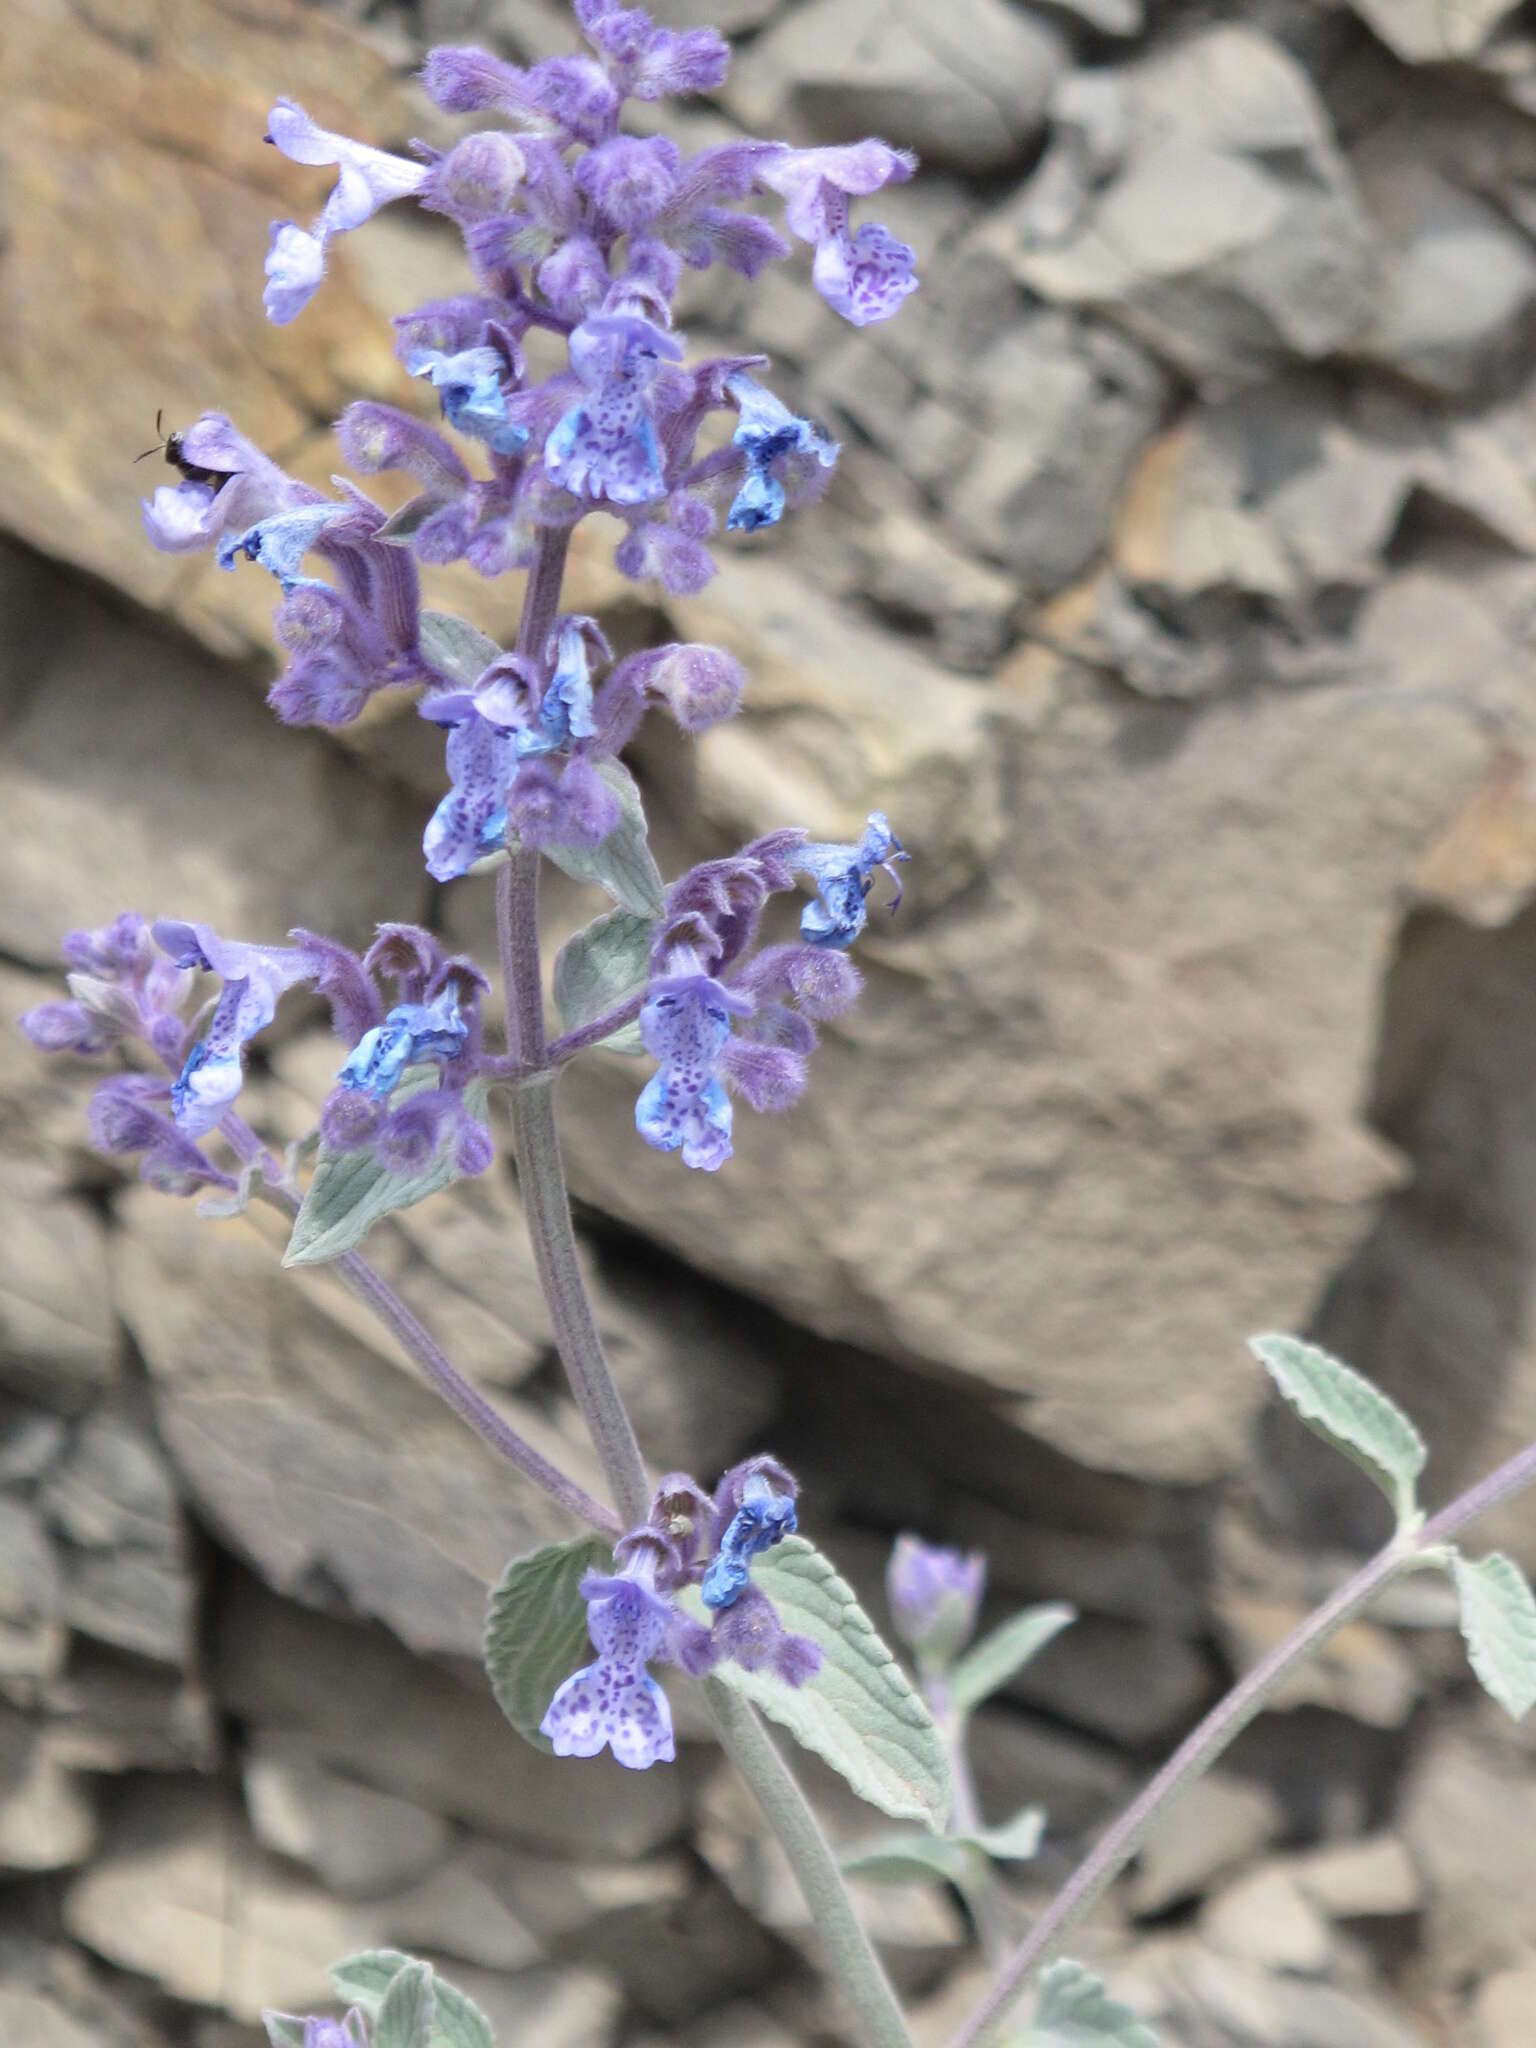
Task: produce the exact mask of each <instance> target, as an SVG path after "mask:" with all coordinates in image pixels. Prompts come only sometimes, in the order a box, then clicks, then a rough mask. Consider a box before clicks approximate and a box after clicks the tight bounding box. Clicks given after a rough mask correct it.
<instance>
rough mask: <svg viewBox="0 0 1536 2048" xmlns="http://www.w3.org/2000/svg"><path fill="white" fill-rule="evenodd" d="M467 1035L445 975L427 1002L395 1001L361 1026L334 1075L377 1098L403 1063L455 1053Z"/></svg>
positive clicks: (411, 1064)
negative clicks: (384, 1012) (367, 1026)
mask: <svg viewBox="0 0 1536 2048" xmlns="http://www.w3.org/2000/svg"><path fill="white" fill-rule="evenodd" d="M468 1036H469V1026H468V1025H467V1024H466V1023H465V1021H464V1019H463V1017H462V1016H461V1015H460V1013H459V991H458V987H457V985H456V984H455V983H454V982H451V981H450V982H449V983H448V985H447V987H445V988H444V989H442V990H441V991H440V992H439V994H437V995H436V996H434V997H433V999H432V1001H431V1002H430V1003H397V1004H396V1005H395V1007H394V1008H393V1009H392V1010H391V1011H390V1012H389V1014H388V1015H387V1016H386V1017H385V1019H384V1021H383V1023H382V1024H375V1025H374V1026H373V1027H372V1028H371V1029H370V1030H368V1031H366V1032H364V1034H363V1036H362V1037H361V1038H360V1039H359V1040H358V1042H357V1044H356V1045H355V1046H354V1047H353V1048H352V1050H351V1052H350V1053H349V1054H348V1055H347V1058H346V1061H345V1063H344V1064H343V1066H342V1068H341V1071H340V1072H339V1074H338V1075H337V1077H336V1078H337V1080H338V1081H339V1082H340V1083H341V1085H342V1086H343V1087H344V1088H356V1089H361V1090H362V1091H363V1092H364V1093H365V1094H367V1095H370V1096H372V1097H373V1098H374V1099H375V1100H376V1101H377V1100H381V1099H382V1098H383V1097H385V1096H388V1095H390V1094H392V1093H393V1091H394V1087H395V1084H396V1082H397V1081H398V1080H399V1079H400V1076H401V1075H402V1074H403V1073H404V1072H405V1070H406V1068H407V1067H414V1066H419V1065H421V1064H422V1063H423V1062H425V1061H428V1060H439V1061H441V1060H451V1059H456V1058H457V1057H458V1055H459V1054H460V1053H461V1052H462V1051H463V1049H464V1042H465V1040H466V1038H467V1037H468Z"/></svg>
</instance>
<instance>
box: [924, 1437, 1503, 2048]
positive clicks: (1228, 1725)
mask: <svg viewBox="0 0 1536 2048" xmlns="http://www.w3.org/2000/svg"><path fill="white" fill-rule="evenodd" d="M1532 1485H1536V1444H1528V1445H1527V1446H1526V1448H1525V1449H1524V1450H1523V1451H1519V1452H1517V1453H1516V1454H1515V1456H1514V1457H1513V1458H1510V1459H1509V1460H1507V1462H1506V1463H1504V1464H1502V1465H1501V1466H1499V1468H1498V1470H1497V1471H1496V1472H1491V1473H1490V1474H1489V1475H1488V1477H1487V1478H1486V1479H1484V1480H1481V1481H1480V1482H1479V1483H1478V1484H1477V1485H1476V1486H1474V1487H1472V1488H1470V1489H1469V1490H1468V1491H1467V1492H1466V1493H1464V1494H1461V1495H1459V1496H1458V1497H1457V1499H1455V1500H1453V1501H1452V1502H1451V1503H1450V1505H1449V1506H1448V1507H1444V1508H1442V1509H1441V1510H1440V1512H1439V1514H1437V1515H1435V1516H1433V1517H1432V1518H1431V1519H1430V1520H1429V1521H1427V1522H1425V1523H1424V1524H1423V1525H1422V1526H1421V1527H1420V1528H1418V1529H1417V1530H1415V1529H1412V1528H1409V1529H1406V1530H1402V1531H1400V1532H1399V1533H1398V1534H1397V1535H1396V1536H1394V1537H1393V1539H1392V1541H1391V1542H1390V1543H1389V1544H1388V1545H1387V1546H1386V1548H1385V1549H1384V1550H1380V1551H1378V1552H1377V1554H1376V1555H1375V1557H1373V1558H1372V1559H1371V1560H1370V1561H1369V1563H1367V1564H1364V1565H1362V1566H1361V1568H1360V1570H1359V1571H1357V1572H1356V1573H1355V1574H1354V1576H1353V1577H1352V1578H1350V1579H1347V1580H1346V1581H1345V1583H1344V1584H1343V1585H1342V1586H1340V1587H1339V1589H1338V1591H1337V1592H1336V1593H1335V1594H1333V1596H1332V1597H1331V1598H1330V1599H1328V1600H1325V1601H1324V1603H1323V1605H1322V1606H1321V1607H1319V1608H1318V1609H1317V1610H1316V1612H1315V1613H1313V1614H1309V1615H1308V1616H1307V1618H1306V1620H1305V1621H1304V1622H1302V1624H1301V1626H1300V1627H1299V1628H1297V1629H1296V1630H1294V1631H1293V1633H1292V1634H1290V1635H1289V1636H1287V1637H1286V1639H1285V1641H1284V1642H1282V1643H1278V1644H1277V1645H1276V1646H1275V1648H1274V1649H1273V1650H1271V1651H1270V1653H1269V1655H1268V1656H1267V1657H1265V1658H1264V1659H1263V1660H1262V1661H1261V1662H1260V1663H1258V1664H1256V1665H1255V1666H1254V1667H1253V1669H1252V1670H1251V1671H1249V1672H1248V1673H1246V1674H1245V1675H1244V1676H1243V1677H1242V1678H1240V1679H1239V1680H1238V1682H1237V1684H1236V1685H1235V1686H1234V1687H1233V1688H1232V1690H1231V1691H1230V1692H1229V1693H1228V1694H1227V1696H1226V1697H1225V1699H1223V1700H1220V1701H1219V1702H1218V1703H1217V1704H1216V1705H1215V1706H1214V1707H1213V1708H1212V1709H1211V1711H1210V1713H1209V1714H1207V1715H1206V1717H1205V1719H1204V1720H1203V1721H1202V1722H1201V1723H1200V1725H1199V1727H1198V1728H1196V1729H1195V1730H1194V1731H1193V1733H1192V1734H1190V1735H1188V1736H1187V1737H1186V1738H1185V1740H1184V1741H1183V1742H1182V1743H1181V1744H1180V1745H1179V1747H1178V1748H1177V1749H1176V1750H1175V1751H1174V1753H1173V1755H1172V1756H1171V1757H1170V1758H1169V1759H1168V1761H1167V1763H1165V1764H1164V1765H1163V1767H1162V1769H1161V1770H1160V1771H1159V1772H1158V1773H1157V1775H1156V1777H1154V1778H1153V1779H1152V1780H1151V1781H1150V1783H1148V1785H1147V1786H1146V1787H1145V1789H1144V1790H1143V1791H1142V1792H1141V1793H1140V1794H1139V1795H1138V1797H1137V1798H1136V1799H1135V1800H1134V1801H1133V1802H1132V1803H1131V1805H1130V1806H1128V1807H1127V1808H1126V1810H1125V1812H1124V1813H1123V1814H1121V1816H1120V1818H1119V1819H1118V1820H1117V1821H1115V1822H1114V1824H1113V1825H1112V1826H1111V1827H1109V1828H1108V1829H1106V1831H1105V1832H1104V1834H1103V1835H1101V1836H1100V1837H1099V1840H1098V1841H1097V1842H1096V1843H1095V1844H1094V1846H1093V1848H1092V1849H1090V1850H1089V1852H1088V1854H1087V1855H1086V1856H1085V1857H1084V1858H1083V1860H1082V1862H1081V1863H1080V1864H1079V1865H1078V1867H1077V1869H1076V1870H1075V1871H1074V1872H1073V1873H1072V1875H1071V1877H1069V1878H1068V1880H1067V1882H1066V1884H1065V1885H1063V1887H1062V1889H1061V1890H1060V1891H1059V1892H1058V1893H1057V1894H1056V1896H1055V1898H1054V1899H1053V1900H1052V1901H1051V1903H1050V1905H1049V1906H1047V1907H1046V1909H1045V1911H1044V1912H1043V1913H1042V1914H1041V1915H1040V1917H1039V1919H1038V1920H1037V1921H1036V1922H1035V1924H1034V1926H1033V1927H1031V1929H1030V1930H1029V1933H1028V1934H1027V1935H1026V1936H1025V1937H1024V1939H1023V1941H1021V1942H1020V1943H1019V1945H1018V1947H1017V1948H1016V1949H1015V1950H1014V1951H1013V1953H1012V1955H1010V1956H1009V1958H1008V1960H1007V1962H1006V1963H1005V1964H1004V1965H1003V1967H1002V1969H1001V1970H1000V1971H999V1972H998V1974H997V1976H996V1977H995V1978H994V1979H993V1982H992V1984H991V1986H990V1988H989V1989H988V1991H987V1994H986V1996H985V1997H984V1998H983V1999H982V2001H981V2004H980V2005H978V2006H977V2008H976V2010H975V2011H974V2012H973V2013H972V2014H971V2015H970V2017H969V2018H968V2019H967V2020H966V2021H965V2023H964V2025H963V2026H962V2027H961V2028H960V2030H959V2032H958V2033H956V2034H954V2035H952V2036H951V2038H950V2041H949V2043H948V2048H978V2044H979V2043H980V2042H982V2041H985V2040H986V2039H987V2038H988V2036H989V2035H990V2034H991V2032H992V2030H993V2028H994V2027H995V2026H996V2025H997V2024H998V2023H999V2022H1000V2021H1001V2020H1002V2018H1003V2016H1004V2014H1005V2013H1006V2012H1007V2011H1008V2008H1009V2007H1010V2006H1011V2005H1012V2004H1013V2001H1014V2000H1015V1999H1016V1998H1017V1997H1018V1996H1019V1994H1020V1993H1021V1992H1022V1991H1023V1990H1024V1989H1025V1988H1026V1986H1027V1985H1028V1983H1029V1980H1030V1978H1031V1977H1032V1976H1033V1975H1034V1973H1035V1971H1036V1970H1037V1969H1038V1968H1039V1967H1040V1965H1041V1964H1042V1963H1043V1962H1044V1961H1045V1959H1046V1957H1047V1956H1048V1955H1049V1954H1050V1953H1051V1951H1052V1950H1053V1949H1055V1948H1056V1947H1058V1946H1059V1944H1060V1942H1061V1940H1062V1937H1063V1936H1064V1935H1065V1934H1066V1933H1067V1932H1068V1930H1069V1929H1071V1928H1072V1927H1075V1926H1076V1925H1077V1923H1078V1921H1079V1920H1081V1919H1082V1917H1083V1915H1084V1914H1085V1913H1086V1912H1087V1911H1088V1909H1089V1908H1090V1907H1091V1906H1092V1905H1093V1903H1094V1901H1095V1900H1096V1899H1097V1898H1098V1897H1099V1896H1100V1895H1101V1893H1102V1892H1103V1891H1104V1890H1105V1888H1106V1887H1107V1886H1108V1885H1109V1884H1111V1883H1112V1882H1113V1881H1114V1879H1115V1878H1116V1877H1118V1876H1119V1874H1120V1872H1121V1871H1122V1870H1123V1869H1124V1868H1125V1866H1126V1864H1127V1863H1129V1862H1130V1860H1131V1858H1132V1856H1134V1855H1135V1853H1136V1851H1137V1849H1138V1848H1139V1847H1140V1846H1141V1843H1142V1841H1143V1839H1144V1837H1145V1835H1146V1832H1147V1830H1148V1828H1149V1827H1150V1826H1151V1824H1152V1822H1153V1821H1154V1820H1156V1818H1157V1817H1158V1815H1159V1814H1160V1813H1161V1812H1162V1810H1163V1808H1164V1807H1165V1806H1166V1805H1167V1804H1168V1803H1169V1801H1170V1800H1172V1799H1173V1798H1174V1797H1176V1795H1177V1794H1178V1793H1180V1792H1182V1791H1183V1789H1184V1788H1185V1786H1186V1785H1191V1784H1193V1783H1194V1781H1195V1780H1196V1779H1197V1778H1199V1777H1201V1776H1203V1775H1204V1773H1205V1772H1206V1771H1208V1770H1209V1769H1210V1767H1211V1765H1212V1764H1213V1763H1214V1762H1215V1761H1216V1759H1217V1757H1219V1756H1220V1755H1221V1753H1222V1751H1223V1750H1225V1749H1226V1748H1227V1747H1228V1746H1229V1745H1230V1744H1231V1743H1232V1742H1233V1741H1234V1740H1235V1739H1236V1738H1237V1736H1239V1735H1240V1734H1241V1733H1242V1731H1243V1730H1244V1729H1245V1728H1246V1727H1247V1726H1248V1724H1249V1722H1250V1721H1252V1720H1253V1718H1254V1717H1255V1715H1257V1714H1258V1713H1259V1712H1260V1711H1261V1710H1262V1709H1263V1707H1264V1705H1265V1702H1266V1701H1267V1700H1268V1699H1269V1697H1270V1695H1271V1694H1272V1693H1273V1692H1274V1691H1275V1689H1276V1687H1277V1686H1278V1685H1279V1683H1280V1681H1281V1680H1282V1679H1283V1678H1285V1677H1286V1676H1287V1675H1288V1674H1289V1672H1290V1671H1291V1670H1292V1669H1293V1668H1294V1667H1295V1666H1296V1665H1297V1664H1300V1663H1301V1662H1302V1661H1303V1660H1304V1659H1305V1658H1307V1657H1309V1656H1310V1655H1311V1654H1312V1652H1313V1651H1314V1650H1316V1649H1318V1648H1319V1647H1320V1646H1321V1645H1322V1644H1323V1643H1325V1642H1327V1640H1328V1639H1329V1637H1330V1636H1332V1635H1335V1634H1337V1632H1338V1631H1339V1630H1340V1629H1341V1628H1343V1626H1344V1625H1345V1623H1346V1622H1348V1621H1352V1620H1353V1619H1354V1617H1355V1615H1357V1614H1358V1613H1359V1612H1360V1610H1361V1608H1362V1607H1364V1606H1366V1604H1367V1603H1368V1602H1369V1601H1370V1600H1372V1599H1373V1598H1374V1597H1375V1595H1376V1594H1377V1593H1379V1592H1380V1591H1381V1589H1382V1587H1383V1586H1385V1585H1386V1584H1387V1583H1388V1582H1389V1581H1390V1580H1391V1579H1394V1578H1396V1577H1397V1576H1398V1574H1399V1573H1401V1572H1405V1571H1412V1570H1413V1569H1415V1567H1419V1568H1422V1566H1423V1565H1424V1563H1425V1562H1426V1561H1427V1560H1426V1557H1425V1553H1426V1552H1427V1551H1431V1550H1433V1549H1434V1548H1436V1546H1438V1545H1440V1544H1443V1543H1444V1542H1445V1541H1446V1539H1447V1538H1448V1537H1450V1536H1452V1535H1454V1534H1455V1533H1456V1532H1457V1531H1458V1530H1459V1529H1462V1528H1464V1527H1465V1526H1466V1524H1467V1523H1468V1522H1470V1521H1471V1520H1472V1518H1473V1517H1474V1516H1475V1515H1480V1514H1483V1513H1485V1512H1486V1511H1487V1509H1489V1508H1492V1507H1497V1506H1498V1505H1499V1503H1500V1502H1501V1501H1505V1500H1508V1499H1509V1498H1510V1496H1511V1495H1512V1494H1516V1493H1519V1492H1520V1491H1521V1490H1522V1489H1523V1488H1524V1487H1527V1486H1532Z"/></svg>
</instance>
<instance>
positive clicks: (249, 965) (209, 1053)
mask: <svg viewBox="0 0 1536 2048" xmlns="http://www.w3.org/2000/svg"><path fill="white" fill-rule="evenodd" d="M154 937H155V943H156V944H157V945H158V946H160V947H161V948H162V950H163V951H164V952H165V953H167V954H168V955H169V957H170V958H171V959H172V960H173V961H175V963H176V965H177V966H178V967H187V968H200V969H204V970H206V971H208V972H209V973H212V974H216V975H218V977H219V979H220V980H221V981H222V982H223V984H224V987H223V991H222V993H221V994H220V996H219V999H218V1001H217V1003H215V1005H214V1008H213V1014H212V1016H211V1017H210V1018H209V1019H208V1023H207V1027H206V1028H205V1030H204V1032H203V1035H202V1037H201V1038H200V1039H199V1040H198V1042H197V1044H196V1045H194V1046H193V1048H192V1050H191V1051H190V1052H189V1053H188V1054H187V1057H186V1061H185V1063H184V1065H183V1066H182V1069H181V1072H180V1074H179V1075H178V1076H177V1078H176V1080H175V1082H174V1083H173V1085H172V1088H171V1106H172V1109H173V1111H174V1114H175V1118H176V1125H177V1128H178V1129H179V1130H180V1131H181V1132H182V1133H183V1134H184V1135H185V1136H187V1137H189V1138H200V1137H203V1136H205V1135H206V1133H207V1132H209V1131H211V1130H213V1129H215V1128H216V1127H217V1125H218V1122H219V1119H220V1118H221V1117H222V1116H223V1115H224V1113H225V1111H226V1110H228V1109H230V1108H231V1107H232V1106H233V1104H234V1101H235V1097H236V1096H237V1095H238V1094H239V1093H240V1085H241V1082H242V1081H243V1080H244V1078H245V1048H246V1046H247V1044H248V1043H249V1042H250V1040H251V1039H253V1038H254V1037H255V1035H256V1033H257V1032H258V1031H262V1030H264V1029H265V1028H266V1026H267V1025H268V1024H270V1023H271V1022H272V1019H273V1018H274V1016H276V1014H277V1003H278V998H279V997H280V996H281V995H283V994H284V993H286V991H287V990H289V989H291V988H295V987H297V986H298V984H299V983H300V982H302V981H313V980H314V979H315V978H316V974H317V971H318V968H317V962H316V960H315V957H314V955H313V954H312V953H311V952H310V951H309V950H308V949H307V948H305V947H302V946H252V945H247V944H246V943H245V942H244V941H242V940H239V939H221V938H220V937H219V935H218V933H217V932H215V931H214V930H213V928H212V927H211V926H210V925H206V924H184V923H181V922H179V921H178V920H176V919H173V918H162V919H160V920H159V922H158V923H156V925H155V926H154Z"/></svg>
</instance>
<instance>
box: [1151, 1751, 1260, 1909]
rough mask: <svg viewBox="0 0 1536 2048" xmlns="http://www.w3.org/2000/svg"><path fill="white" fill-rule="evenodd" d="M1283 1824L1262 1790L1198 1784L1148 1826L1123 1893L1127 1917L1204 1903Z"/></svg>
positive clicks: (1217, 1780) (1228, 1782)
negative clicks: (1190, 1902)
mask: <svg viewBox="0 0 1536 2048" xmlns="http://www.w3.org/2000/svg"><path fill="white" fill-rule="evenodd" d="M1282 1821H1283V1815H1282V1814H1281V1811H1280V1805H1279V1802H1278V1800H1277V1799H1276V1798H1275V1796H1274V1794H1273V1793H1272V1792H1270V1791H1269V1790H1268V1789H1267V1788H1266V1787H1265V1786H1263V1785H1256V1784H1250V1783H1249V1782H1248V1781H1247V1780H1246V1779H1243V1778H1235V1777H1228V1776H1222V1775H1221V1774H1219V1773H1218V1774H1217V1775H1215V1776H1212V1777H1206V1778H1201V1779H1199V1780H1198V1782H1197V1783H1195V1784H1193V1785H1191V1786H1190V1787H1189V1789H1188V1790H1187V1791H1186V1792H1184V1793H1183V1794H1181V1796H1180V1798H1179V1801H1178V1804H1177V1806H1176V1807H1175V1808H1174V1809H1172V1810H1171V1811H1169V1812H1168V1813H1167V1814H1165V1815H1163V1816H1162V1817H1161V1818H1160V1819H1159V1820H1157V1821H1155V1822H1154V1823H1153V1825H1152V1827H1151V1829H1150V1830H1149V1831H1148V1834H1147V1837H1146V1840H1145V1841H1144V1842H1143V1843H1142V1845H1141V1848H1140V1850H1139V1851H1138V1852H1137V1860H1136V1869H1135V1874H1134V1876H1133V1877H1132V1879H1131V1881H1130V1884H1129V1887H1128V1890H1127V1899H1128V1901H1129V1904H1130V1906H1131V1909H1132V1911H1133V1912H1135V1913H1138V1914H1140V1915H1143V1916H1145V1917H1150V1916H1151V1915H1153V1914H1157V1913H1163V1912H1166V1911H1167V1910H1168V1908H1169V1907H1170V1906H1177V1905H1181V1904H1182V1903H1184V1901H1186V1900H1188V1899H1192V1898H1199V1897H1203V1896H1204V1894H1205V1893H1206V1892H1208V1891H1209V1890H1210V1888H1211V1886H1212V1883H1213V1882H1214V1881H1215V1880H1216V1879H1218V1878H1220V1877H1222V1876H1224V1875H1225V1874H1226V1873H1227V1872H1229V1871H1231V1870H1233V1869H1236V1868H1238V1867H1240V1866H1241V1865H1243V1864H1245V1863H1248V1862H1250V1861H1251V1860H1252V1859H1253V1858H1254V1857H1256V1856H1257V1855H1258V1854H1259V1852H1260V1851H1261V1850H1263V1849H1265V1848H1267V1847H1268V1845H1269V1844H1270V1843H1271V1842H1272V1841H1274V1839H1275V1838H1276V1836H1277V1835H1278V1834H1279V1832H1280V1829H1281V1825H1282Z"/></svg>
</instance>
